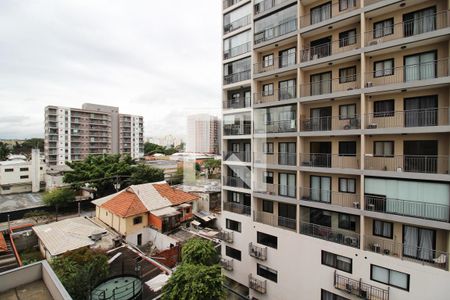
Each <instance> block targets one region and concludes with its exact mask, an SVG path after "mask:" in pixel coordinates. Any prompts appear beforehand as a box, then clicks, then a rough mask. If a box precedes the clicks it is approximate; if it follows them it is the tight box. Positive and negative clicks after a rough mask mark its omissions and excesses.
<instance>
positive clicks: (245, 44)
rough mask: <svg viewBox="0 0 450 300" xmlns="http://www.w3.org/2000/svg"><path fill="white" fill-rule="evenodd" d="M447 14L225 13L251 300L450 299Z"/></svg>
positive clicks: (341, 0) (233, 225) (235, 278)
mask: <svg viewBox="0 0 450 300" xmlns="http://www.w3.org/2000/svg"><path fill="white" fill-rule="evenodd" d="M449 8H450V1H448V0H430V1H424V0H407V1H404V0H403V1H402V0H331V1H329V0H328V1H327V0H252V1H250V0H225V1H223V12H222V18H223V52H222V55H223V86H222V91H223V138H222V147H223V150H224V152H225V153H224V161H223V168H222V170H223V193H222V195H223V196H222V197H223V203H222V207H223V209H222V215H223V221H224V224H223V226H222V227H223V228H224V230H223V231H222V232H221V235H220V236H221V238H222V240H223V247H222V259H221V264H222V266H223V274H224V275H225V276H226V278H227V286H228V287H229V288H230V289H232V290H233V291H234V292H235V293H236V294H239V295H242V299H270V300H277V299H280V300H289V299H308V300H309V299H312V300H315V299H323V300H325V299H326V300H328V299H339V300H341V299H381V300H388V299H389V300H409V299H439V300H445V299H450V296H449V295H450V285H449V284H448V283H449V282H450V273H449V254H448V253H449V250H450V234H449V233H450V175H449V174H450V173H449V170H450V162H449V154H450V137H449V132H450V112H449V104H450V103H449V102H450V99H449V95H450V93H449V91H450V74H449V62H450V61H449V56H450V19H449V13H448V12H449Z"/></svg>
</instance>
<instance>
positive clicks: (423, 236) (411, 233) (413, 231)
mask: <svg viewBox="0 0 450 300" xmlns="http://www.w3.org/2000/svg"><path fill="white" fill-rule="evenodd" d="M435 240H436V232H435V231H434V230H430V229H425V228H418V227H414V226H408V225H404V226H403V255H404V256H408V257H412V258H416V259H420V260H423V261H432V259H433V258H434V257H433V252H434V250H435Z"/></svg>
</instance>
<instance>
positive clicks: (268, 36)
mask: <svg viewBox="0 0 450 300" xmlns="http://www.w3.org/2000/svg"><path fill="white" fill-rule="evenodd" d="M296 30H297V19H291V20H288V21H285V22H283V23H281V24H279V25H277V26H274V27H271V28H266V29H264V30H263V31H260V32H257V33H255V36H254V39H253V40H254V43H255V45H258V44H261V43H263V42H267V41H270V40H273V39H275V38H278V37H280V36H283V35H286V34H288V33H291V32H294V31H296Z"/></svg>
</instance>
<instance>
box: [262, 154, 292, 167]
mask: <svg viewBox="0 0 450 300" xmlns="http://www.w3.org/2000/svg"><path fill="white" fill-rule="evenodd" d="M253 155H254V158H255V163H260V164H270V165H272V164H273V165H283V166H296V165H297V153H290V152H276V153H271V154H269V153H262V152H255V153H253Z"/></svg>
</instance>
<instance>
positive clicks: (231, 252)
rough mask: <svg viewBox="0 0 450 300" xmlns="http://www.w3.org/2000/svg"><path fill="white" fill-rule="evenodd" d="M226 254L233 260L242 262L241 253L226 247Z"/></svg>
mask: <svg viewBox="0 0 450 300" xmlns="http://www.w3.org/2000/svg"><path fill="white" fill-rule="evenodd" d="M225 254H226V255H227V256H229V257H231V258H234V259H237V260H239V261H240V260H241V251H239V250H237V249H234V248H231V247H228V246H226V247H225Z"/></svg>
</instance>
